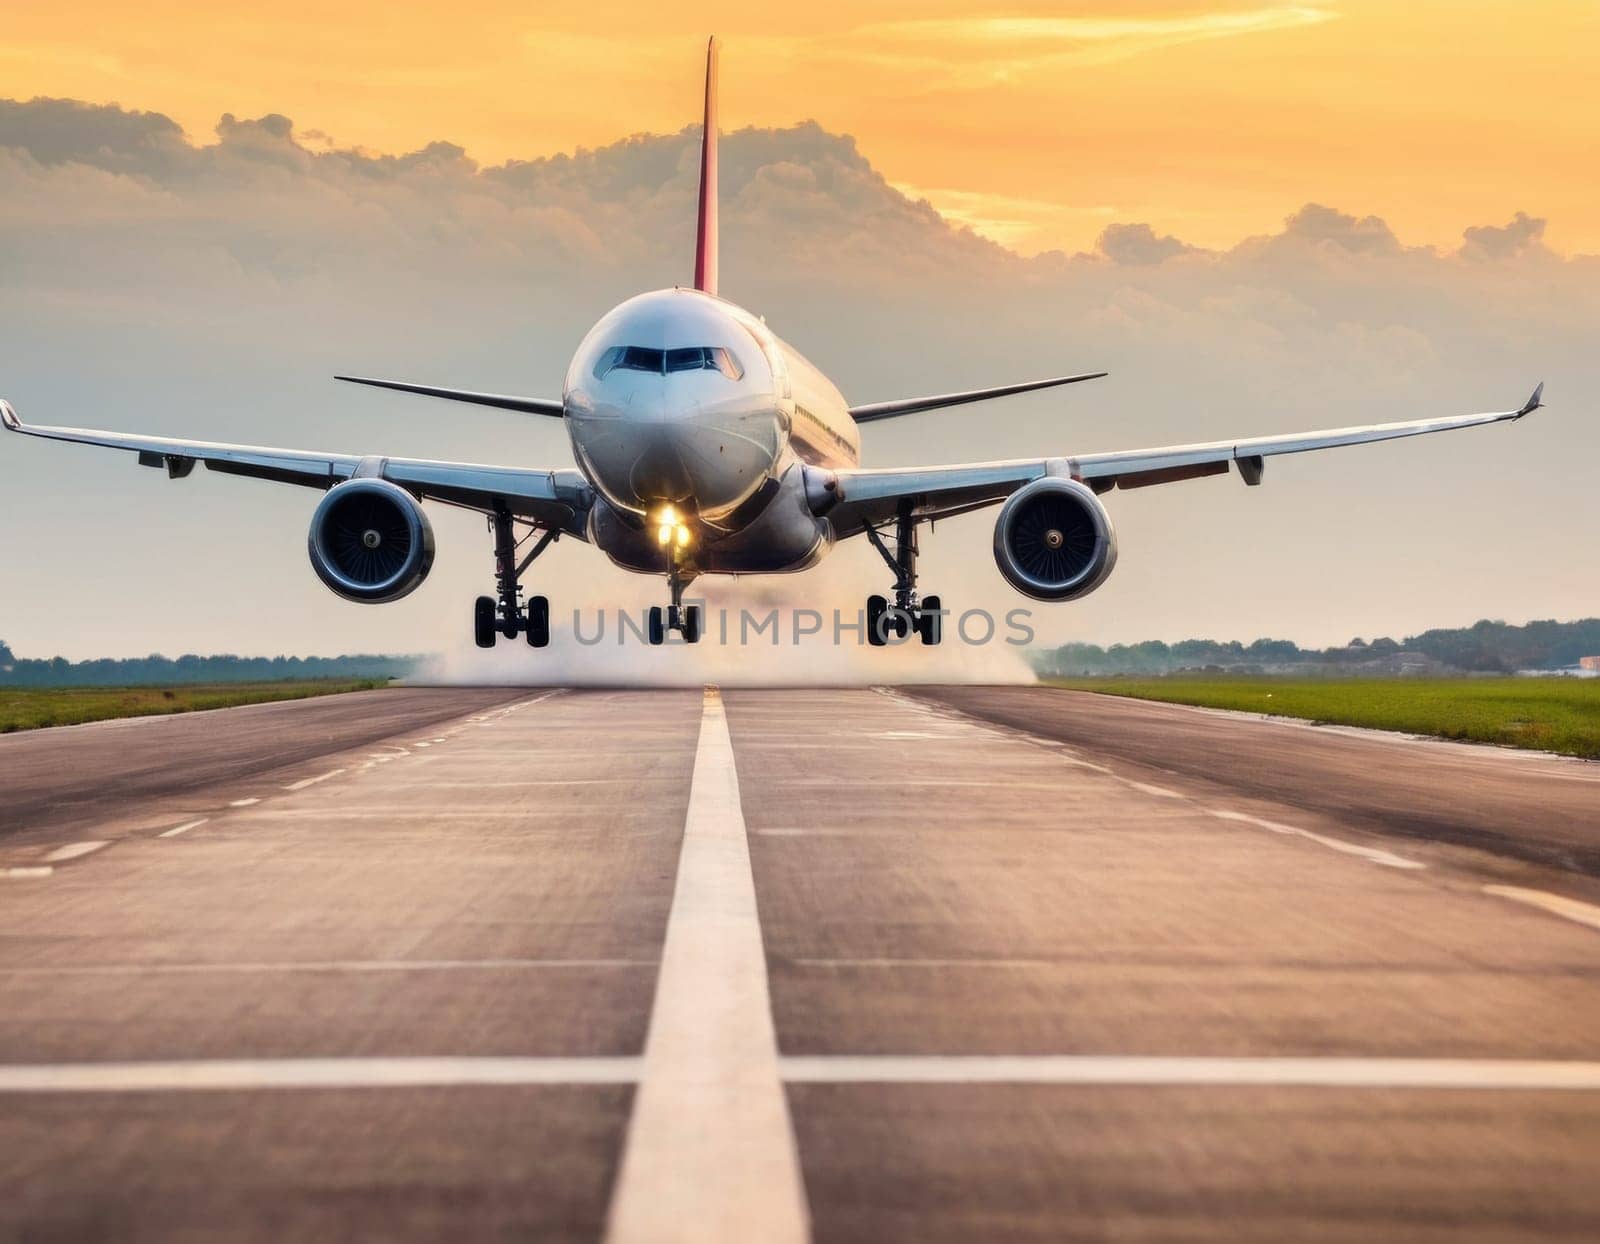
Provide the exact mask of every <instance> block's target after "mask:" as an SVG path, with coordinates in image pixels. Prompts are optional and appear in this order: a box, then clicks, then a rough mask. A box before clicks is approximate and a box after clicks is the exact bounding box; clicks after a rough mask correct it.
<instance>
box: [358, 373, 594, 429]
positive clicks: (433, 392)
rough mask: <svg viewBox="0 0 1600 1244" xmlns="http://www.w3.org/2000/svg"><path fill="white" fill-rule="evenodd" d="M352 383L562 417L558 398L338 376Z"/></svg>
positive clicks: (531, 413) (524, 412)
mask: <svg viewBox="0 0 1600 1244" xmlns="http://www.w3.org/2000/svg"><path fill="white" fill-rule="evenodd" d="M334 379H335V380H343V381H346V382H348V383H350V384H365V385H371V386H372V387H373V388H374V389H394V390H396V391H397V392H400V393H420V394H422V396H423V397H442V398H444V399H445V400H446V401H449V402H471V403H472V404H473V405H475V406H495V407H498V408H499V409H501V410H514V411H517V412H518V413H519V414H524V415H549V416H550V417H551V418H553V419H559V418H561V416H562V413H563V410H564V407H563V406H562V404H561V399H560V398H559V397H518V396H517V395H516V394H514V393H478V392H476V391H474V390H472V389H441V388H439V387H438V386H437V385H431V384H412V383H410V382H409V381H405V380H378V379H376V378H375V377H372V376H335V377H334Z"/></svg>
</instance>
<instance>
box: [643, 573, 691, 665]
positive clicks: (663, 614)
mask: <svg viewBox="0 0 1600 1244" xmlns="http://www.w3.org/2000/svg"><path fill="white" fill-rule="evenodd" d="M667 583H668V585H669V586H670V587H671V589H672V603H671V604H670V605H668V606H667V607H666V608H665V609H663V608H662V607H661V606H660V605H656V606H655V607H654V608H652V609H651V610H650V626H649V632H650V642H651V644H653V645H655V646H657V647H659V646H660V645H661V644H664V643H666V642H667V632H668V631H677V632H678V633H679V634H680V635H682V636H683V642H684V643H686V644H697V643H699V642H700V622H701V617H700V606H699V605H685V604H684V603H683V589H684V588H686V587H688V586H689V578H687V577H685V576H684V575H683V574H682V573H681V572H680V570H679V568H678V566H677V565H676V564H674V565H673V567H672V570H671V572H670V573H669V574H668V576H667Z"/></svg>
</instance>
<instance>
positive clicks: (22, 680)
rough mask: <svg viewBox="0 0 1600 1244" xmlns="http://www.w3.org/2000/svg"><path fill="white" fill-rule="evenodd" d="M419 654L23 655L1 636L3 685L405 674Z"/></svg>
mask: <svg viewBox="0 0 1600 1244" xmlns="http://www.w3.org/2000/svg"><path fill="white" fill-rule="evenodd" d="M418 659H419V658H416V657H406V656H378V655H368V654H358V655H355V656H343V657H291V656H276V657H241V656H233V655H231V654H226V653H224V654H220V655H216V656H199V655H197V654H195V653H187V654H185V655H183V656H180V657H166V656H162V655H160V654H159V653H157V654H155V655H153V656H148V657H133V658H128V659H123V660H111V659H107V658H103V659H100V660H95V661H68V660H67V659H66V658H65V657H51V658H49V659H47V660H33V659H27V658H19V657H18V656H17V655H16V654H15V653H13V652H12V650H11V647H10V645H8V644H7V643H5V642H4V641H3V640H0V687H137V686H148V685H152V684H160V685H169V684H178V683H214V682H284V681H290V680H294V681H300V680H305V679H313V678H403V677H405V676H406V675H407V674H410V673H411V672H412V670H413V669H415V668H416V665H417V662H418Z"/></svg>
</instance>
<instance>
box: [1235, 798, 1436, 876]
mask: <svg viewBox="0 0 1600 1244" xmlns="http://www.w3.org/2000/svg"><path fill="white" fill-rule="evenodd" d="M1207 811H1209V812H1210V814H1211V815H1212V816H1214V817H1216V818H1217V819H1218V820H1223V821H1236V822H1238V823H1240V824H1244V825H1254V826H1256V827H1258V828H1260V829H1265V830H1270V831H1271V832H1272V833H1274V834H1285V835H1287V836H1289V837H1292V838H1304V839H1306V840H1307V841H1310V842H1315V843H1316V844H1317V845H1319V846H1324V847H1327V848H1328V849H1329V850H1330V851H1338V852H1339V853H1341V854H1343V855H1354V856H1358V857H1359V858H1361V859H1364V860H1370V861H1371V862H1372V863H1374V864H1382V865H1383V866H1384V867H1385V868H1412V869H1420V868H1426V867H1427V865H1426V864H1423V863H1419V862H1418V861H1416V860H1408V859H1406V858H1405V857H1404V856H1403V855H1396V854H1395V853H1394V852H1393V851H1385V850H1383V849H1381V848H1379V847H1364V846H1361V845H1360V844H1359V843H1355V842H1346V841H1345V840H1344V839H1342V838H1330V837H1328V836H1327V835H1326V834H1318V833H1313V832H1312V831H1311V830H1309V829H1301V828H1300V827H1299V826H1298V825H1285V824H1283V823H1282V822H1280V821H1268V820H1265V819H1263V818H1262V817H1259V816H1250V815H1248V814H1246V813H1244V812H1228V811H1225V810H1223V809H1220V808H1209V809H1207Z"/></svg>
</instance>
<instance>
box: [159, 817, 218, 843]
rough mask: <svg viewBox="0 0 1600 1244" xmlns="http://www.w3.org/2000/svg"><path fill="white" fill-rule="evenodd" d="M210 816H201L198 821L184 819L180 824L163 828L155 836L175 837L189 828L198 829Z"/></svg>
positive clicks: (186, 831)
mask: <svg viewBox="0 0 1600 1244" xmlns="http://www.w3.org/2000/svg"><path fill="white" fill-rule="evenodd" d="M210 819H211V818H210V817H205V816H202V817H201V818H200V819H199V820H198V821H186V822H185V823H184V824H182V825H175V826H173V827H172V828H171V829H164V830H162V831H161V832H160V833H159V834H157V835H156V837H157V838H176V837H177V836H178V835H179V834H186V833H188V832H189V831H190V830H191V829H199V828H200V826H202V825H204V824H205V823H206V822H207V821H208V820H210Z"/></svg>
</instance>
